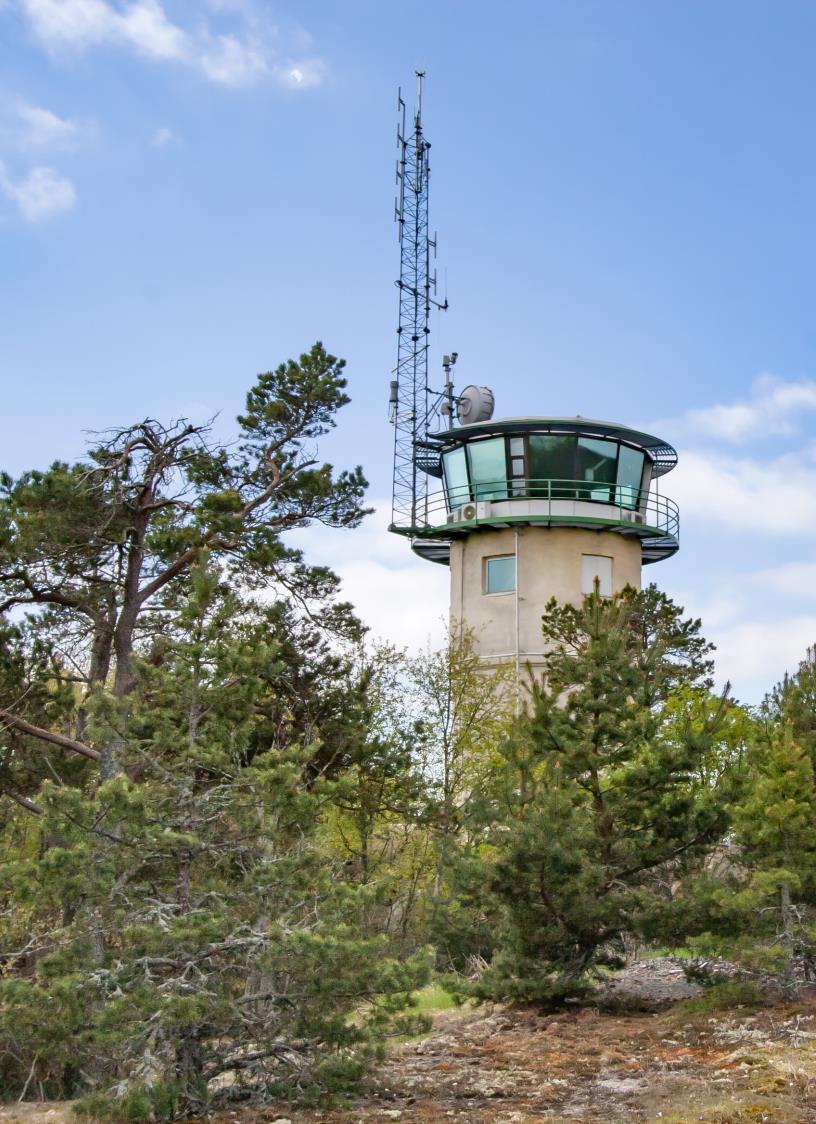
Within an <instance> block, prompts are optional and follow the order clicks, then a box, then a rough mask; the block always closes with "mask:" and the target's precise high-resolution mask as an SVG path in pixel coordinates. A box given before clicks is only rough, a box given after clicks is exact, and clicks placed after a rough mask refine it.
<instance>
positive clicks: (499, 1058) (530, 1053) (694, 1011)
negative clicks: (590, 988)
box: [221, 958, 816, 1124]
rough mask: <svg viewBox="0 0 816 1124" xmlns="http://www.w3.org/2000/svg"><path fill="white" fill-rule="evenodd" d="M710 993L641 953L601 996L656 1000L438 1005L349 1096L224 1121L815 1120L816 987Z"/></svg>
mask: <svg viewBox="0 0 816 1124" xmlns="http://www.w3.org/2000/svg"><path fill="white" fill-rule="evenodd" d="M700 992H701V989H700V988H699V987H697V986H695V985H693V984H689V983H688V982H687V981H686V979H685V976H684V974H683V971H682V966H681V965H680V963H679V962H677V961H673V960H670V959H669V958H664V959H662V960H659V961H646V962H639V963H636V964H633V965H631V966H630V967H629V968H628V969H626V971H625V972H623V973H620V974H619V975H618V976H617V977H616V979H615V981H614V984H613V985H612V987H611V988H608V989H607V993H606V995H605V996H604V1000H605V1001H606V1002H607V1003H608V1002H609V1001H610V996H612V997H617V998H618V1000H619V1001H631V1000H636V1001H638V1002H643V1003H651V1004H652V1005H656V1006H657V1005H659V1007H660V1009H659V1010H656V1011H640V1012H635V1013H630V1014H615V1013H610V1012H608V1011H607V1012H604V1011H602V1010H600V1009H598V1008H582V1009H575V1008H573V1009H567V1010H565V1011H563V1012H559V1013H558V1014H548V1015H545V1014H540V1013H538V1012H536V1011H532V1010H526V1011H517V1010H516V1011H512V1010H507V1009H505V1008H493V1009H487V1008H484V1007H482V1008H472V1007H466V1008H461V1009H458V1010H456V1009H454V1010H445V1011H440V1012H439V1013H437V1014H436V1016H435V1018H434V1028H433V1031H432V1032H431V1033H430V1034H429V1035H428V1036H427V1037H426V1038H424V1039H422V1040H421V1041H418V1042H407V1043H404V1044H402V1045H400V1046H397V1047H395V1048H394V1049H393V1050H392V1051H391V1052H390V1054H389V1057H388V1060H387V1062H386V1063H385V1064H384V1065H383V1066H382V1067H381V1068H380V1070H379V1071H378V1072H377V1073H376V1074H375V1075H374V1077H373V1079H372V1080H371V1081H370V1082H369V1085H368V1088H367V1089H366V1091H365V1093H364V1095H363V1096H361V1097H360V1098H358V1099H357V1100H356V1101H355V1103H354V1104H353V1105H351V1106H349V1107H348V1108H345V1109H335V1110H332V1111H327V1110H308V1111H304V1110H293V1109H290V1108H287V1107H286V1106H285V1105H277V1106H274V1107H270V1108H268V1109H264V1110H263V1112H258V1111H257V1110H255V1111H254V1112H249V1111H246V1110H245V1111H240V1112H236V1113H233V1114H228V1115H226V1116H225V1118H224V1119H223V1121H222V1122H221V1124H272V1122H274V1121H281V1122H282V1121H284V1120H285V1121H290V1122H291V1124H318V1122H320V1124H358V1122H359V1124H374V1122H375V1121H379V1122H380V1124H384V1122H385V1121H387V1120H401V1121H403V1122H404V1124H410V1122H413V1121H416V1122H417V1124H429V1122H430V1121H440V1122H444V1121H446V1120H451V1119H452V1120H457V1119H458V1120H460V1121H467V1122H468V1124H533V1122H537V1121H564V1122H567V1121H570V1122H573V1124H574V1122H580V1121H585V1122H587V1124H590V1122H601V1121H603V1122H604V1124H627V1122H630V1121H638V1122H639V1121H649V1122H651V1121H654V1122H657V1121H661V1122H663V1124H691V1122H697V1121H708V1122H709V1124H743V1122H745V1124H747V1122H752V1124H757V1122H760V1121H768V1122H773V1124H805V1122H808V1121H810V1122H814V1124H816V996H814V997H812V998H806V999H803V1000H799V1001H797V1002H796V1003H795V1004H788V1005H784V1004H777V1005H773V1006H769V1007H768V1006H766V1007H762V1008H758V1009H757V1008H752V1007H747V1006H742V1007H739V1006H737V1007H732V1008H731V1009H726V1010H716V1009H712V1008H711V1007H710V1006H709V1005H708V1000H706V999H705V997H703V998H700V997H699V996H700Z"/></svg>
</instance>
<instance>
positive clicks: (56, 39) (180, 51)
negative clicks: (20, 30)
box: [20, 0, 187, 59]
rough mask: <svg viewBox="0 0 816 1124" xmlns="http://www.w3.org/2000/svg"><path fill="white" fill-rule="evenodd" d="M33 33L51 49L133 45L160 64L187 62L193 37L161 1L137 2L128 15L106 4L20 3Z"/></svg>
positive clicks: (82, 0)
mask: <svg viewBox="0 0 816 1124" xmlns="http://www.w3.org/2000/svg"><path fill="white" fill-rule="evenodd" d="M20 4H21V7H22V10H23V12H24V14H25V15H26V17H27V18H28V21H29V24H30V25H31V28H32V31H33V32H34V34H35V35H36V36H37V38H38V39H39V40H40V41H41V42H42V43H43V44H44V45H45V46H46V47H48V48H50V49H52V50H53V49H58V48H60V47H65V46H70V47H86V46H98V45H100V44H102V43H108V42H114V43H115V42H120V43H127V44H130V45H131V46H132V47H135V48H136V50H138V51H141V52H142V53H144V54H146V55H149V56H151V57H153V58H159V59H178V58H182V57H183V56H184V54H185V53H186V50H187V35H186V33H185V32H184V31H182V30H181V28H179V27H176V26H175V25H174V24H173V23H171V22H170V20H169V19H168V18H167V16H166V14H165V12H164V9H163V8H162V6H161V4H159V3H158V0H135V2H134V3H130V4H127V5H126V6H125V7H124V8H122V9H117V8H114V7H113V6H112V5H111V4H109V3H107V2H106V0H20Z"/></svg>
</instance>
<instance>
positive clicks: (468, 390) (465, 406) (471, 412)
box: [456, 386, 495, 425]
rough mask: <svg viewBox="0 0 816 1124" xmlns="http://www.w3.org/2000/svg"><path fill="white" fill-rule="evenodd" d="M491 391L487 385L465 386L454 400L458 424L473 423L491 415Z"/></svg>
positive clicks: (483, 420) (492, 401) (486, 418)
mask: <svg viewBox="0 0 816 1124" xmlns="http://www.w3.org/2000/svg"><path fill="white" fill-rule="evenodd" d="M494 405H495V402H494V399H493V391H492V390H491V389H490V387H487V386H466V387H465V389H464V390H463V391H462V393H461V394H460V395H459V397H458V398H457V400H456V416H457V418H458V419H459V423H460V425H475V424H476V422H486V421H490V419H491V418H492V417H493V407H494Z"/></svg>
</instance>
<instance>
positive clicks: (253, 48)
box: [18, 0, 325, 89]
mask: <svg viewBox="0 0 816 1124" xmlns="http://www.w3.org/2000/svg"><path fill="white" fill-rule="evenodd" d="M18 5H19V7H20V10H21V11H22V13H23V15H24V17H25V18H26V20H27V21H28V24H29V26H30V28H31V30H32V32H33V34H34V35H35V36H36V38H37V39H38V40H39V41H40V42H41V43H42V44H43V46H45V47H46V48H47V49H48V50H50V51H59V50H65V49H69V48H72V49H75V50H80V49H84V48H87V47H99V46H103V45H112V46H120V47H127V48H130V49H131V50H134V51H135V52H137V53H138V54H141V55H144V56H146V57H148V58H151V59H155V60H164V61H173V62H178V63H182V64H184V65H187V66H190V67H193V68H194V69H196V70H198V71H199V72H200V73H202V74H203V75H204V76H205V77H206V78H208V79H209V80H210V81H212V82H216V83H220V84H222V85H226V86H239V85H244V84H246V83H249V82H252V81H254V80H256V79H258V78H259V77H261V76H263V75H264V74H266V73H274V74H275V76H276V77H277V79H278V81H280V82H282V83H283V84H284V85H287V86H290V87H291V88H293V89H305V88H307V87H310V86H316V85H319V84H320V82H321V81H322V78H323V74H324V69H325V68H324V66H323V63H322V62H321V61H320V60H319V59H315V58H312V59H307V60H304V61H303V62H297V63H290V64H286V65H283V64H281V63H280V62H279V61H278V60H277V58H276V51H275V50H273V47H272V45H271V39H272V38H273V37H274V35H275V33H276V31H277V29H275V28H273V27H272V26H271V25H266V24H263V23H262V21H260V20H259V19H257V18H256V16H255V13H254V10H253V8H252V6H251V5H250V4H248V3H247V2H241V3H238V2H221V3H211V4H210V5H209V7H210V8H211V10H213V11H216V12H221V13H226V14H227V16H229V17H231V18H232V20H233V22H234V21H235V20H236V19H237V20H238V21H239V22H240V27H239V30H238V31H232V32H230V33H226V34H225V33H221V32H216V31H213V30H212V28H211V27H210V26H209V25H208V24H207V23H205V22H203V21H202V22H201V23H200V24H199V25H198V26H197V27H196V28H195V29H194V30H188V29H185V28H183V27H181V26H179V25H178V24H176V23H174V22H173V21H172V20H171V19H170V18H169V17H168V15H167V13H166V11H165V9H164V7H163V6H162V4H161V3H160V2H159V0H129V2H124V3H123V2H117V0H18Z"/></svg>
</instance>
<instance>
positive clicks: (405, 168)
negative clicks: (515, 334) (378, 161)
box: [390, 70, 448, 530]
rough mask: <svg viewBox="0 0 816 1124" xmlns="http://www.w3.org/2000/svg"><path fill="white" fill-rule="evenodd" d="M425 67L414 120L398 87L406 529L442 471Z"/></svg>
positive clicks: (399, 404) (395, 507)
mask: <svg viewBox="0 0 816 1124" xmlns="http://www.w3.org/2000/svg"><path fill="white" fill-rule="evenodd" d="M424 78H425V72H424V71H422V70H418V71H416V79H417V93H416V110H415V113H414V118H413V124H412V125H411V127H410V128H409V127H408V126H407V121H406V107H405V101H404V100H403V97H402V91H401V90H400V91H399V92H398V94H397V112H398V114H399V119H398V126H397V149H398V155H397V192H398V193H397V198H396V202H395V205H394V219H395V221H396V224H397V232H398V236H399V245H400V274H399V280H398V281H397V288H398V290H399V325H398V327H397V365H396V367H395V368H394V371H393V378H392V380H391V395H390V414H391V422H392V424H393V426H394V485H393V493H392V511H391V520H392V527H393V528H394V529H395V530H396V529H398V528H399V529H401V530H408V529H410V528H414V527H418V526H422V525H424V524H426V523H427V510H426V509H427V504H428V476H429V475H430V476H436V477H439V476H441V475H442V473H441V467H440V460H439V453H438V452H436V451H435V449H434V447H433V446H432V445H431V444H430V443H429V442H428V433H429V431H430V428H431V424H432V422H433V420H434V419H435V418H436V416H437V415H438V414H439V410H440V406H441V404H442V401H443V399H444V393H440V392H438V391H431V390H430V389H429V387H428V346H429V344H428V338H429V336H430V331H431V328H430V318H431V310H432V309H433V308H438V309H442V310H444V309H446V308H447V307H448V301H447V297H446V298H445V300H443V301H439V300H437V298H436V264H435V262H436V234H435V233H434V235H433V237H432V236H431V234H430V228H429V225H428V182H429V180H430V174H431V169H430V163H429V153H430V149H431V145H430V142H429V141H427V140H426V139H425V135H424V133H423V130H422V94H423V81H424Z"/></svg>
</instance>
